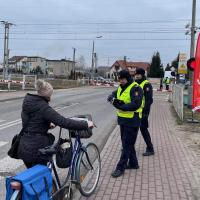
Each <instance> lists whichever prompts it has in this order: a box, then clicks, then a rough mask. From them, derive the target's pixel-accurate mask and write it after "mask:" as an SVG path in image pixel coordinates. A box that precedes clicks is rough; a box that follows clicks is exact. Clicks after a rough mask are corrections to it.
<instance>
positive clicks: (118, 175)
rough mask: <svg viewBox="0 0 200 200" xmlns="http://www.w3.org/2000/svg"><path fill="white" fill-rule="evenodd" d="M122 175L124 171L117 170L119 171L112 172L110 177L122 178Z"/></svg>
mask: <svg viewBox="0 0 200 200" xmlns="http://www.w3.org/2000/svg"><path fill="white" fill-rule="evenodd" d="M123 173H124V171H122V170H119V169H116V170H115V171H113V172H112V174H111V176H112V177H113V178H117V177H120V176H122V175H123Z"/></svg>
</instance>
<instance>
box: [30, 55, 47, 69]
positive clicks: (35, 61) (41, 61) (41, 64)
mask: <svg viewBox="0 0 200 200" xmlns="http://www.w3.org/2000/svg"><path fill="white" fill-rule="evenodd" d="M26 69H27V72H30V71H33V70H36V71H37V70H40V71H42V73H45V72H46V70H47V63H46V58H42V57H39V56H28V57H27V61H26Z"/></svg>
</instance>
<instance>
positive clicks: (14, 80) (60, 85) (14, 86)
mask: <svg viewBox="0 0 200 200" xmlns="http://www.w3.org/2000/svg"><path fill="white" fill-rule="evenodd" d="M45 80H46V81H48V82H50V83H51V84H52V86H53V88H54V89H66V88H72V87H80V86H85V85H89V79H84V78H83V79H78V80H66V79H45ZM35 83H36V76H35V75H23V76H19V77H15V76H12V77H9V79H8V80H1V79H0V89H3V90H8V91H10V90H21V89H23V90H24V89H28V90H34V89H35Z"/></svg>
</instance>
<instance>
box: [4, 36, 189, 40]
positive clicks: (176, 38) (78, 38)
mask: <svg viewBox="0 0 200 200" xmlns="http://www.w3.org/2000/svg"><path fill="white" fill-rule="evenodd" d="M0 39H3V38H0ZM10 39H12V40H43V41H48V40H58V41H59V40H60V41H64V40H66V41H68V40H71V41H91V40H92V39H87V38H14V37H13V38H10ZM103 40H104V41H115V40H116V41H120V40H121V41H131V40H138V41H141V40H144V41H148V40H150V41H170V40H171V41H178V40H181V41H182V40H189V39H187V38H185V39H184V38H110V39H106V38H104V39H101V41H103Z"/></svg>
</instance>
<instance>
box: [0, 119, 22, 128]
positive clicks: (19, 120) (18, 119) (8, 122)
mask: <svg viewBox="0 0 200 200" xmlns="http://www.w3.org/2000/svg"><path fill="white" fill-rule="evenodd" d="M19 121H21V119H17V120H14V121H11V122H7V123H5V124H1V125H0V127H1V126H7V125H8V124H12V123H16V122H19Z"/></svg>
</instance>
